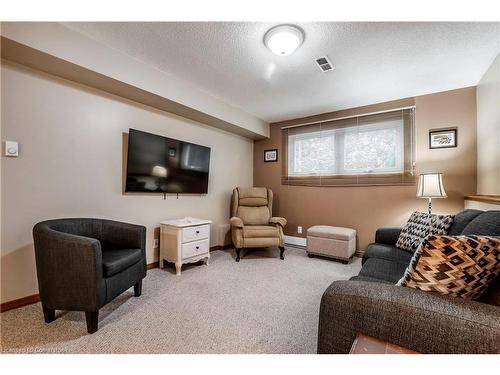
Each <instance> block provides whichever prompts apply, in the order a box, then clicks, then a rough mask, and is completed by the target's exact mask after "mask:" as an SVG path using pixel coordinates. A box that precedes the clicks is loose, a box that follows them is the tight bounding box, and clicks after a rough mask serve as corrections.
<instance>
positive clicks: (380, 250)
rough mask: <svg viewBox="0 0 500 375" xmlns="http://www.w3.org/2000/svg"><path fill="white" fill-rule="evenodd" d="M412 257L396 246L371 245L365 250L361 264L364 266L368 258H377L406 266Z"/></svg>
mask: <svg viewBox="0 0 500 375" xmlns="http://www.w3.org/2000/svg"><path fill="white" fill-rule="evenodd" d="M412 257H413V254H412V253H410V252H409V251H404V250H401V249H399V248H397V247H396V246H391V245H384V244H379V243H372V244H370V245H368V247H367V248H366V250H365V253H364V254H363V259H362V261H361V263H362V264H364V263H365V262H366V261H367V260H368V259H370V258H377V259H385V260H390V261H394V262H398V263H403V264H405V265H406V266H408V264H410V260H411V258H412Z"/></svg>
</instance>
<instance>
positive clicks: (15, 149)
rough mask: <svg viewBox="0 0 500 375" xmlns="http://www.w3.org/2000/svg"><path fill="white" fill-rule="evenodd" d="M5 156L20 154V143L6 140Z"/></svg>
mask: <svg viewBox="0 0 500 375" xmlns="http://www.w3.org/2000/svg"><path fill="white" fill-rule="evenodd" d="M5 156H13V157H16V156H19V144H18V143H17V142H15V141H5Z"/></svg>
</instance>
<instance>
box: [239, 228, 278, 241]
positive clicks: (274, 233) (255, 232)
mask: <svg viewBox="0 0 500 375" xmlns="http://www.w3.org/2000/svg"><path fill="white" fill-rule="evenodd" d="M243 237H244V238H262V237H279V231H278V228H276V227H275V226H272V225H246V226H244V227H243Z"/></svg>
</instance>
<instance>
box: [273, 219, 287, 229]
mask: <svg viewBox="0 0 500 375" xmlns="http://www.w3.org/2000/svg"><path fill="white" fill-rule="evenodd" d="M269 224H273V225H274V224H278V225H279V226H281V227H282V228H284V227H285V225H286V219H285V218H284V217H272V218H270V219H269Z"/></svg>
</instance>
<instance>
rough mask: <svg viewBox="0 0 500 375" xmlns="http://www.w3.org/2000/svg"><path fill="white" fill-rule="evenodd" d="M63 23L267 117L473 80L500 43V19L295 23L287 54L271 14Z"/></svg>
mask: <svg viewBox="0 0 500 375" xmlns="http://www.w3.org/2000/svg"><path fill="white" fill-rule="evenodd" d="M65 25H66V26H67V27H69V28H71V29H73V30H76V31H79V32H81V33H83V34H85V35H87V36H89V37H91V38H93V39H95V40H97V41H99V42H101V43H104V44H106V45H108V46H110V47H113V48H115V49H117V50H120V51H122V52H124V53H126V54H128V55H130V56H133V57H135V58H137V59H139V60H141V61H143V62H145V63H148V64H150V65H153V66H155V67H157V68H158V69H160V70H162V71H165V72H168V73H170V74H172V75H175V76H176V77H178V78H180V79H182V80H185V81H188V82H190V83H191V84H194V85H196V86H197V87H198V88H199V89H200V90H203V91H205V92H208V93H210V94H212V95H214V96H216V97H219V98H221V99H222V100H224V101H226V102H227V103H229V104H232V105H234V106H236V107H239V108H241V109H243V110H245V111H247V112H249V113H252V114H254V115H256V116H257V117H259V118H261V119H264V120H266V121H269V122H273V121H280V120H286V119H290V118H296V117H302V116H307V115H311V114H317V113H322V112H329V111H334V110H338V109H344V108H350V107H357V106H362V105H367V104H373V103H378V102H383V101H387V100H393V99H399V98H403V97H408V96H415V95H422V94H428V93H432V92H438V91H445V90H450V89H455V88H460V87H466V86H473V85H476V84H477V83H478V81H479V80H480V78H481V77H482V75H483V73H484V72H485V71H486V70H487V68H488V66H489V65H490V63H491V62H492V61H493V59H494V57H495V56H496V54H497V53H498V52H499V50H500V23H448V22H444V23H342V22H331V23H320V22H314V23H298V24H297V25H299V26H300V27H301V28H302V29H303V30H304V31H305V41H304V44H303V45H302V46H301V47H300V48H299V49H298V50H297V51H296V52H295V53H294V54H292V55H290V56H287V57H280V56H275V55H273V54H272V53H271V52H270V51H268V50H267V48H266V47H265V46H264V45H263V42H262V40H263V36H264V34H265V32H266V31H267V30H268V29H269V28H270V27H272V26H274V25H275V24H270V23H249V22H243V23H239V22H234V23H233V22H231V23H227V22H200V23H197V22H166V23H149V22H146V23H140V22H130V23H126V22H125V23H116V22H105V23H95V22H86V23H65ZM324 55H327V56H328V57H329V58H330V60H331V61H332V62H333V64H334V65H335V70H334V71H331V72H329V73H322V72H321V71H320V70H319V68H318V67H317V66H316V65H315V62H314V58H317V57H320V56H324Z"/></svg>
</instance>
